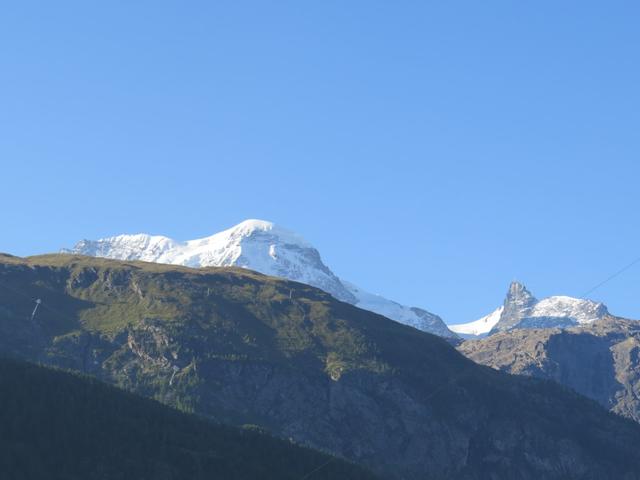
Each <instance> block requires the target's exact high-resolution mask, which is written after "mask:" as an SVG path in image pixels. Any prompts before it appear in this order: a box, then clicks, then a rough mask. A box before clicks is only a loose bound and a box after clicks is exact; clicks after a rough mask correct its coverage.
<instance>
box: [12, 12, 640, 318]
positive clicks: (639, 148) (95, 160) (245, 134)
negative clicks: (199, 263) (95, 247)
mask: <svg viewBox="0 0 640 480" xmlns="http://www.w3.org/2000/svg"><path fill="white" fill-rule="evenodd" d="M13 3H14V4H13V5H8V4H6V3H5V4H3V6H2V7H1V9H0V72H1V73H2V74H1V75H0V105H1V108H0V162H1V170H0V175H2V179H3V182H2V187H1V190H0V201H1V204H2V217H3V223H4V228H3V229H2V235H1V236H0V251H6V252H10V253H13V254H16V255H30V254H35V253H41V252H49V251H56V250H58V249H59V248H60V247H63V246H70V245H72V244H74V243H75V241H76V240H78V239H81V238H97V237H102V236H108V235H112V234H117V233H125V232H126V233H136V232H148V233H158V234H165V235H169V236H172V237H175V238H178V239H188V238H194V237H198V236H206V235H209V234H211V233H214V232H216V231H219V230H221V229H223V228H226V227H229V226H231V225H233V224H235V223H238V222H240V221H241V220H243V219H246V218H262V219H267V220H271V221H274V222H276V223H279V224H281V225H283V226H286V227H288V228H290V229H292V230H296V231H298V232H299V233H301V234H303V235H304V236H305V237H306V238H307V239H309V240H310V241H311V242H312V243H314V244H315V245H316V246H317V247H318V249H319V250H320V251H321V252H322V254H323V257H324V259H325V261H326V263H327V264H328V265H330V266H331V267H332V268H333V270H334V271H335V272H336V273H337V274H338V275H340V276H343V277H344V278H346V279H349V280H351V281H353V282H355V283H357V284H359V285H361V286H362V287H364V288H367V289H369V290H371V291H374V292H378V293H382V294H384V295H385V296H388V297H390V298H393V299H396V300H398V301H401V302H404V303H408V304H414V305H419V306H423V307H426V308H428V309H430V310H432V311H434V312H436V313H439V314H440V315H442V316H443V317H444V318H445V320H447V321H448V322H451V323H453V322H461V321H468V320H473V319H475V318H476V317H479V316H481V315H483V314H484V313H488V311H490V310H491V309H493V308H494V307H496V306H497V305H498V304H499V303H500V302H501V301H502V299H503V296H504V294H505V292H506V289H507V286H508V283H509V282H510V281H511V280H512V279H519V280H521V281H523V282H525V283H526V284H527V285H528V286H529V287H530V289H531V290H532V291H533V292H534V293H535V294H537V295H538V296H540V297H542V296H545V295H550V294H568V295H575V296H579V295H581V294H582V293H584V292H585V291H587V290H588V289H589V288H590V287H592V286H593V285H595V284H597V283H598V282H600V281H601V280H603V279H604V278H606V277H608V276H609V275H610V274H612V273H613V272H615V271H616V270H618V269H619V268H622V267H623V266H624V265H626V264H628V263H629V262H631V261H632V260H634V259H635V258H637V257H640V241H639V240H638V239H639V237H640V222H639V221H638V215H639V214H638V211H639V208H638V207H639V206H640V188H639V183H640V182H639V179H640V162H639V153H640V135H639V130H640V128H639V127H640V88H639V87H638V86H639V85H640V58H639V56H640V53H639V52H640V30H639V29H638V28H637V22H638V18H639V17H640V6H639V5H640V4H638V3H637V2H616V1H613V2H588V1H581V2H551V1H548V2H545V1H543V2H492V1H490V2H470V1H469V2H427V1H424V2H423V1H420V2H418V1H415V2H412V1H407V2H387V1H385V2H378V1H373V0H367V1H350V2H344V1H326V2H325V1H323V2H294V1H291V2H286V1H281V2H242V1H233V2H231V1H229V2H204V1H203V2H197V1H194V2H161V1H136V2H131V1H126V2H124V1H122V2H117V1H112V2H81V1H78V2H65V1H60V2H29V1H25V2H13ZM639 285H640V265H637V266H636V267H634V268H631V269H629V270H628V271H627V272H625V273H624V274H622V275H620V276H619V277H617V278H615V279H614V280H612V281H610V282H608V283H607V284H606V285H604V286H603V287H601V288H600V289H598V290H597V291H596V292H594V293H593V294H592V295H591V296H592V297H593V298H595V299H598V300H603V301H605V302H606V303H607V304H608V305H609V308H610V310H611V311H612V312H614V313H617V314H620V315H626V316H630V317H635V318H640V291H639Z"/></svg>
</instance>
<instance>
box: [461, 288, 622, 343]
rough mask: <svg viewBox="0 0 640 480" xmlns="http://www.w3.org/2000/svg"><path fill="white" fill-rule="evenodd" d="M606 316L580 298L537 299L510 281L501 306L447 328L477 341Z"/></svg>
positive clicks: (599, 306)
mask: <svg viewBox="0 0 640 480" xmlns="http://www.w3.org/2000/svg"><path fill="white" fill-rule="evenodd" d="M608 313H609V312H608V310H607V307H606V306H605V305H604V304H602V303H599V302H594V301H592V300H585V299H582V298H574V297H568V296H563V295H557V296H552V297H546V298H543V299H542V300H537V299H536V298H535V297H534V296H533V295H532V294H531V292H530V291H529V290H527V288H526V287H525V286H524V285H523V284H521V283H519V282H512V283H511V285H509V289H508V291H507V295H506V297H505V300H504V303H503V305H502V306H501V307H499V308H498V309H496V310H495V311H493V312H492V313H490V314H489V315H487V316H485V317H482V318H481V319H480V320H476V321H474V322H469V323H462V324H458V325H449V328H450V329H451V330H453V331H454V332H456V333H458V334H459V335H461V336H462V337H464V338H478V337H483V336H486V335H489V334H492V333H495V332H499V331H506V330H512V329H518V328H554V327H560V328H564V327H570V326H574V325H584V324H588V323H591V322H593V321H595V320H599V319H601V318H603V317H605V316H606V315H607V314H608Z"/></svg>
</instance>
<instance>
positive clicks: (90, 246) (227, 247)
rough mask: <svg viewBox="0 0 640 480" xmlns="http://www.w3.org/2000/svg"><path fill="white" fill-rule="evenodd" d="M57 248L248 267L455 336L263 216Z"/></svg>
mask: <svg viewBox="0 0 640 480" xmlns="http://www.w3.org/2000/svg"><path fill="white" fill-rule="evenodd" d="M63 251H64V252H67V253H79V254H83V255H92V256H98V257H107V258H114V259H120V260H143V261H147V262H157V263H168V264H176V265H185V266H189V267H226V266H235V267H242V268H248V269H250V270H255V271H258V272H261V273H264V274H266V275H272V276H276V277H282V278H287V279H289V280H294V281H297V282H301V283H306V284H309V285H312V286H314V287H318V288H320V289H322V290H324V291H326V292H328V293H330V294H331V295H333V296H334V297H336V298H337V299H339V300H342V301H344V302H348V303H351V304H353V305H356V306H358V307H360V308H363V309H365V310H371V311H373V312H376V313H380V314H381V315H384V316H386V317H388V318H391V319H392V320H396V321H398V322H400V323H405V324H408V325H411V326H413V327H416V328H418V329H420V330H423V331H427V332H430V333H435V334H437V335H441V336H445V337H455V334H454V333H452V332H451V331H450V330H449V329H448V328H447V327H446V325H445V324H444V322H443V321H442V319H441V318H440V317H438V316H437V315H434V314H432V313H429V312H427V311H426V310H423V309H419V308H415V307H407V306H404V305H400V304H398V303H395V302H393V301H391V300H387V299H385V298H384V297H380V296H377V295H371V294H369V293H367V292H364V291H362V290H361V289H359V288H357V287H355V286H354V285H352V284H350V283H347V282H343V281H342V280H341V279H339V278H338V277H337V276H336V275H335V274H334V273H333V272H332V271H331V270H330V269H329V267H327V266H326V265H325V264H324V263H323V261H322V258H321V257H320V253H319V252H318V250H316V249H315V248H314V247H313V246H312V245H311V244H310V243H309V242H307V241H306V240H305V239H304V238H302V237H301V236H300V235H298V234H296V233H294V232H291V231H289V230H287V229H285V228H282V227H280V226H278V225H276V224H274V223H272V222H268V221H264V220H245V221H244V222H241V223H239V224H238V225H235V226H233V227H231V228H229V229H227V230H224V231H222V232H219V233H216V234H214V235H211V236H208V237H204V238H199V239H196V240H188V241H184V242H181V241H177V240H172V239H171V238H168V237H162V236H152V235H145V234H137V235H118V236H115V237H109V238H104V239H101V240H83V241H81V242H79V243H78V244H76V246H75V247H74V248H73V249H70V250H63Z"/></svg>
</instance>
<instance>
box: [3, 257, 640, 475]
mask: <svg viewBox="0 0 640 480" xmlns="http://www.w3.org/2000/svg"><path fill="white" fill-rule="evenodd" d="M35 299H41V305H40V308H39V310H38V311H37V312H36V314H35V315H32V311H33V306H34V300H35ZM0 305H1V306H2V308H1V309H0V351H2V352H3V353H5V354H11V355H14V356H19V357H22V358H26V359H30V360H37V361H40V362H43V363H46V364H50V365H56V366H62V367H65V368H71V369H74V370H78V371H82V372H85V373H88V374H91V375H95V376H97V377H99V378H101V379H103V380H105V381H107V382H110V383H113V384H116V385H118V386H121V387H124V388H127V389H129V390H131V391H133V392H136V393H138V394H142V395H145V396H148V397H152V398H156V399H158V400H160V401H163V402H165V403H167V404H170V405H175V406H177V407H180V408H183V409H185V410H189V411H194V412H197V413H199V414H202V415H205V416H208V417H210V418H214V419H217V420H219V421H222V422H226V423H232V424H245V423H250V424H258V425H262V426H264V427H265V428H267V429H269V430H271V431H272V432H273V433H275V434H277V435H280V436H283V437H286V438H292V439H294V440H296V441H298V442H300V443H303V444H306V445H309V446H313V447H316V448H319V449H322V450H326V451H330V452H333V453H336V454H338V455H341V456H344V457H346V458H348V459H350V460H353V461H356V462H358V463H361V464H363V465H367V466H369V467H370V468H372V469H374V470H375V471H376V472H377V473H379V474H381V475H382V476H383V477H384V478H390V479H423V478H443V479H448V478H451V479H453V478H455V479H469V480H472V479H473V480H476V479H477V480H480V479H482V480H484V479H502V478H518V479H540V478H543V479H573V478H575V479H607V478H611V479H614V478H615V479H617V478H628V479H637V478H640V453H638V451H637V449H636V448H635V445H638V443H639V442H640V427H639V426H637V425H635V424H634V423H632V422H629V421H627V420H625V419H622V418H619V417H617V416H614V415H611V414H609V413H607V412H606V411H605V410H604V409H602V408H601V407H600V406H598V405H597V404H595V403H594V402H592V401H590V400H588V399H585V398H583V397H582V396H579V395H577V394H574V393H572V392H570V391H568V390H566V389H564V388H562V387H560V386H557V385H555V384H554V383H552V382H545V381H541V380H536V379H529V378H524V377H516V376H510V375H506V374H503V373H500V372H496V371H494V370H492V369H489V368H486V367H482V366H479V365H476V364H475V363H473V362H471V361H470V360H468V359H466V358H464V357H463V356H462V355H460V354H459V353H458V352H456V350H455V349H453V348H452V347H451V346H450V345H449V344H448V343H447V342H446V341H444V340H442V339H440V338H438V337H435V336H433V335H429V334H426V333H423V332H420V331H417V330H415V329H413V328H408V327H406V326H403V325H401V324H399V323H396V322H392V321H390V320H388V319H386V318H384V317H381V316H378V315H375V314H373V313H371V312H368V311H365V310H361V309H358V308H355V307H353V306H352V305H349V304H347V303H342V302H339V301H337V300H335V299H334V298H333V297H331V296H330V295H328V294H326V293H325V292H323V291H321V290H318V289H315V288H312V287H309V286H306V285H303V284H300V283H295V282H288V281H285V280H279V279H275V278H271V277H266V276H263V275H259V274H256V273H253V272H249V271H246V270H242V269H227V268H222V269H220V268H215V269H207V268H204V269H190V268H184V267H176V266H167V265H158V264H145V263H138V262H133V263H130V262H129V263H128V262H120V261H113V260H105V259H96V258H88V257H73V256H68V255H62V256H48V257H35V258H32V259H26V260H25V259H17V258H15V257H3V258H2V259H1V261H0Z"/></svg>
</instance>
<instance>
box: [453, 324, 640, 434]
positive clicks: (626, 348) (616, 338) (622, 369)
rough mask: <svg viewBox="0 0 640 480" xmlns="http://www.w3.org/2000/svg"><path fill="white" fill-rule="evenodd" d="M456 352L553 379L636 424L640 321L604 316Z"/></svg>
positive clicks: (516, 333)
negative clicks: (594, 320) (584, 323)
mask: <svg viewBox="0 0 640 480" xmlns="http://www.w3.org/2000/svg"><path fill="white" fill-rule="evenodd" d="M459 349H460V351H461V352H462V353H464V354H465V355H467V356H468V357H469V358H471V359H472V360H474V361H476V362H479V363H482V364H484V365H488V366H490V367H493V368H496V369H499V370H502V371H505V372H509V373H515V374H524V375H530V376H534V377H538V378H545V379H549V380H554V381H556V382H558V383H560V384H563V385H565V386H567V387H570V388H572V389H573V390H575V391H577V392H579V393H581V394H583V395H585V396H587V397H590V398H592V399H594V400H596V401H597V402H598V403H600V404H601V405H603V406H604V407H606V408H607V409H609V410H611V411H613V412H616V413H619V414H621V415H624V416H627V417H629V418H632V419H633V420H636V421H640V400H638V399H639V398H640V322H637V321H632V320H624V319H620V318H616V317H612V316H607V317H605V318H604V319H602V320H599V321H596V322H593V323H591V324H589V325H583V326H580V327H572V328H569V329H565V330H560V329H534V330H513V331H510V332H502V333H498V334H496V335H492V336H491V337H488V338H485V339H482V340H471V341H467V342H465V343H463V344H462V345H461V346H460V347H459Z"/></svg>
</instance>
